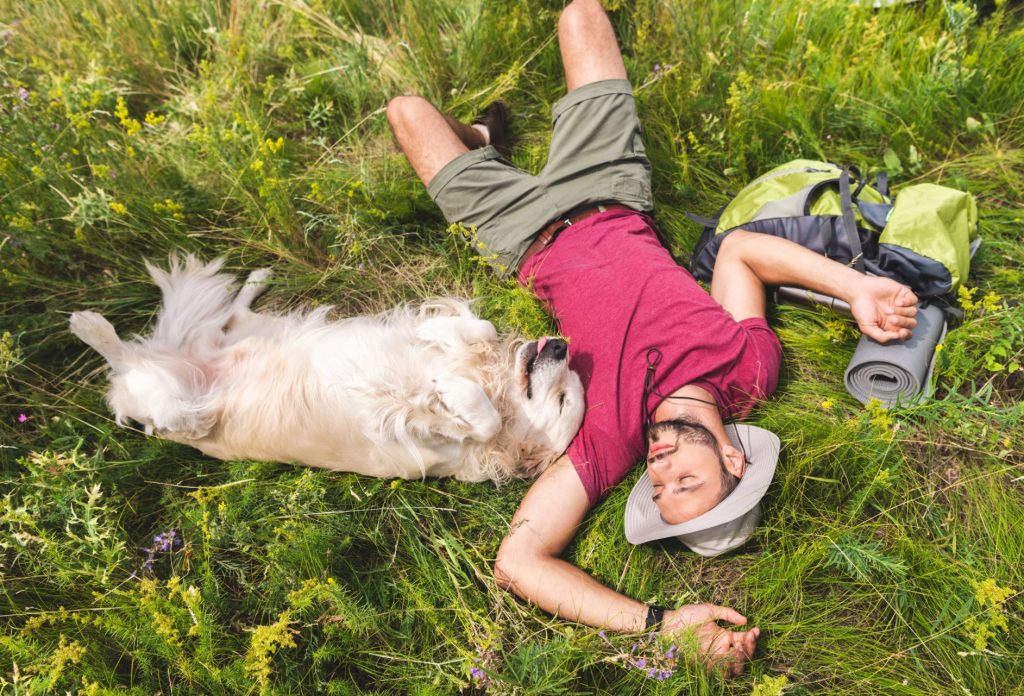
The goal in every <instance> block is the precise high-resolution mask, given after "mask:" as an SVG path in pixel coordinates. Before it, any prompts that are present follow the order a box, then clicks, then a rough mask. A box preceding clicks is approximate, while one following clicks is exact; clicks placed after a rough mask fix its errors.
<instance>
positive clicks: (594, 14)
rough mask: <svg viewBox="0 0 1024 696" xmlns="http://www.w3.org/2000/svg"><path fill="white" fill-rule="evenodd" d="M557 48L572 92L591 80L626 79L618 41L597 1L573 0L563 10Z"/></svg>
mask: <svg viewBox="0 0 1024 696" xmlns="http://www.w3.org/2000/svg"><path fill="white" fill-rule="evenodd" d="M558 48H559V49H560V50H561V52H562V68H563V69H564V70H565V87H566V90H568V91H569V92H571V91H573V90H574V89H576V88H577V87H582V86H583V85H585V84H588V83H590V82H598V81H600V80H616V79H619V80H625V79H626V65H625V63H623V62H622V53H621V52H620V51H619V42H618V40H617V39H616V38H615V31H614V29H612V23H611V21H610V20H609V19H608V15H607V14H605V11H604V8H603V7H602V6H601V3H600V2H599V1H598V0H573V2H572V3H570V4H569V6H568V7H566V8H565V10H563V11H562V14H561V16H560V17H559V18H558Z"/></svg>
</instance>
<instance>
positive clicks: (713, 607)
mask: <svg viewBox="0 0 1024 696" xmlns="http://www.w3.org/2000/svg"><path fill="white" fill-rule="evenodd" d="M704 606H705V609H706V610H707V612H708V618H710V619H711V620H712V621H728V622H729V623H733V624H741V625H742V624H745V623H746V622H747V617H745V616H744V615H743V614H741V613H739V612H738V611H736V610H735V609H731V608H729V607H720V606H718V605H717V604H706V605H704Z"/></svg>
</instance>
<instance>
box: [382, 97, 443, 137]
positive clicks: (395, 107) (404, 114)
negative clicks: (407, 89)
mask: <svg viewBox="0 0 1024 696" xmlns="http://www.w3.org/2000/svg"><path fill="white" fill-rule="evenodd" d="M427 108H432V106H431V104H430V102H428V101H427V100H426V99H424V98H423V97H418V96H401V97H393V98H392V99H391V101H389V102H388V109H387V113H388V124H389V125H390V126H391V130H393V131H395V132H396V133H397V132H398V131H400V130H402V129H403V128H404V127H405V126H406V125H408V124H410V123H415V122H416V120H417V114H422V113H423V109H427Z"/></svg>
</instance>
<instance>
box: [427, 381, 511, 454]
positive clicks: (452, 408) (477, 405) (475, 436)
mask: <svg viewBox="0 0 1024 696" xmlns="http://www.w3.org/2000/svg"><path fill="white" fill-rule="evenodd" d="M434 385H435V389H436V391H437V395H438V397H439V398H440V400H441V403H442V404H443V405H444V407H445V409H446V410H447V411H448V414H449V417H451V418H454V419H455V420H456V421H457V422H458V424H459V425H461V426H462V427H461V428H459V430H464V429H468V432H466V433H465V435H464V436H465V437H469V438H470V439H472V440H476V441H477V442H488V441H489V440H491V439H493V438H494V436H495V435H497V434H498V431H499V430H501V415H500V414H499V413H498V411H497V409H495V408H494V404H492V403H491V400H490V399H488V398H487V394H486V393H484V390H483V388H482V387H481V386H480V385H479V384H476V383H475V382H471V381H469V380H468V379H463V378H461V377H447V378H441V379H438V380H436V381H435V383H434Z"/></svg>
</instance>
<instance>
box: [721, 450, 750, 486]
mask: <svg viewBox="0 0 1024 696" xmlns="http://www.w3.org/2000/svg"><path fill="white" fill-rule="evenodd" d="M722 462H723V463H724V465H725V470H726V471H728V472H729V473H730V474H732V475H733V476H735V477H736V478H743V474H744V473H745V472H746V470H747V458H746V457H744V456H743V453H742V452H740V451H739V450H738V449H736V448H735V447H733V446H732V445H723V446H722Z"/></svg>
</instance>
